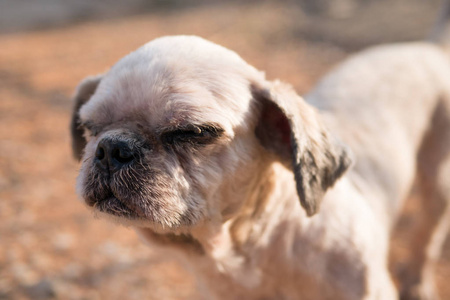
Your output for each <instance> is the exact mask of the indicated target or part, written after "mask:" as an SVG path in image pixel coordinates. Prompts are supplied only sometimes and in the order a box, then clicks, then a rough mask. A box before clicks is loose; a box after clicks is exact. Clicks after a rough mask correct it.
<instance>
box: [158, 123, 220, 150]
mask: <svg viewBox="0 0 450 300" xmlns="http://www.w3.org/2000/svg"><path fill="white" fill-rule="evenodd" d="M222 132H223V129H222V128H220V127H218V126H214V125H194V124H189V125H187V126H185V127H180V128H176V129H174V130H169V131H166V132H164V133H163V134H162V135H161V140H162V141H163V143H164V144H166V145H174V144H184V143H189V144H198V145H205V144H210V143H212V142H213V141H214V140H216V139H217V138H218V137H219V136H220V135H221V134H222Z"/></svg>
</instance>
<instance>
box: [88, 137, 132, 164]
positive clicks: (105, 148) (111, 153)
mask: <svg viewBox="0 0 450 300" xmlns="http://www.w3.org/2000/svg"><path fill="white" fill-rule="evenodd" d="M134 158H135V155H134V152H133V151H132V149H131V148H130V145H129V143H127V142H126V141H121V140H113V139H109V138H104V139H102V140H101V141H100V142H99V143H98V146H97V150H96V151H95V161H96V164H97V166H98V167H100V168H101V169H103V170H105V171H110V172H116V171H118V170H120V169H121V168H123V167H124V166H126V165H129V164H130V163H131V162H132V161H133V160H134Z"/></svg>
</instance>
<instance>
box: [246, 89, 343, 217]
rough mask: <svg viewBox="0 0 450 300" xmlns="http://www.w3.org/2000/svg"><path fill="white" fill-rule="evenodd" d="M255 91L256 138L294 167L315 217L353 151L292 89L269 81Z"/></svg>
mask: <svg viewBox="0 0 450 300" xmlns="http://www.w3.org/2000/svg"><path fill="white" fill-rule="evenodd" d="M251 88H252V95H253V97H254V100H255V101H256V105H257V107H258V108H259V119H258V123H257V126H256V130H255V133H256V136H257V137H258V139H259V140H260V142H261V144H262V145H263V146H264V147H265V148H266V149H268V150H269V151H272V152H274V153H275V154H276V155H277V156H278V157H279V158H280V160H281V161H282V162H283V163H284V164H285V165H288V166H292V169H293V171H294V175H295V181H296V184H297V193H298V196H299V198H300V202H301V204H302V206H303V208H304V209H305V210H306V213H307V214H308V216H312V215H314V214H315V213H317V211H318V210H319V206H320V202H321V200H322V198H323V196H324V194H325V191H326V190H327V189H328V188H329V187H331V186H333V184H334V183H335V182H336V180H337V179H338V178H339V177H340V176H341V175H342V174H343V173H344V172H345V171H346V170H347V169H348V167H349V166H350V165H351V159H350V155H349V150H348V149H347V147H346V146H344V145H343V144H342V143H341V142H339V141H338V140H337V139H336V138H335V137H334V136H332V135H331V134H330V133H329V132H328V131H327V129H326V128H325V127H324V125H323V124H322V122H321V119H320V116H319V115H318V113H317V111H316V110H315V108H313V107H312V106H310V105H309V104H307V103H306V102H305V101H304V100H303V99H302V98H301V97H300V96H298V95H297V93H296V92H295V91H294V90H293V89H292V87H290V86H288V85H286V84H284V83H281V82H267V81H266V82H264V83H263V84H261V83H258V84H253V85H252V87H251Z"/></svg>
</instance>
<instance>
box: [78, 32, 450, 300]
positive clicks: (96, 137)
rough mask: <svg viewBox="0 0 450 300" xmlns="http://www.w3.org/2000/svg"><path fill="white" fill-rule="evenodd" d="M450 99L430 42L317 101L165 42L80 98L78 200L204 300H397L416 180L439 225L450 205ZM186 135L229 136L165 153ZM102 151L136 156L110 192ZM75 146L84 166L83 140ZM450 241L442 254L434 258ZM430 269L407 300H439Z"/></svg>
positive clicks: (363, 59)
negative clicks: (395, 274)
mask: <svg viewBox="0 0 450 300" xmlns="http://www.w3.org/2000/svg"><path fill="white" fill-rule="evenodd" d="M268 59H270V58H268ZM299 68H301V66H300V67H299ZM97 84H98V86H97ZM95 87H96V88H95ZM449 87H450V64H449V62H448V59H447V57H446V55H445V54H444V53H443V52H442V51H441V50H440V49H439V48H437V47H435V46H431V45H428V44H425V43H424V44H408V45H397V46H388V47H381V48H376V49H374V50H370V51H367V52H363V53H362V54H359V55H356V56H355V57H354V58H351V59H350V60H349V61H347V62H345V63H344V64H343V65H341V66H340V67H338V68H337V69H336V70H334V71H332V72H331V73H330V75H328V76H326V77H325V78H324V80H323V81H322V82H321V83H319V85H318V87H317V88H316V89H314V90H313V91H312V92H311V93H309V94H308V95H307V96H306V97H305V98H306V101H304V100H303V99H302V98H301V97H299V96H298V95H297V94H296V93H295V91H294V90H293V89H292V88H291V87H289V86H288V85H286V84H283V83H280V82H278V81H273V82H272V81H268V80H266V79H265V78H264V74H263V73H261V72H259V71H257V70H256V69H255V68H253V67H251V66H249V65H248V64H247V63H245V62H244V61H243V60H242V59H241V58H240V57H239V56H238V55H237V54H235V53H234V52H232V51H230V50H227V49H225V48H223V47H220V46H218V45H215V44H213V43H211V42H208V41H205V40H203V39H200V38H198V37H188V36H177V37H164V38H160V39H157V40H154V41H152V42H150V43H148V44H146V45H145V46H143V47H142V48H140V49H138V50H137V51H135V52H132V53H131V54H129V55H128V56H126V57H124V58H123V59H122V60H120V61H119V62H118V63H117V64H116V65H115V66H113V67H112V68H111V70H109V71H108V72H107V73H105V74H104V75H103V76H102V77H96V78H92V79H87V80H86V81H84V82H83V83H82V84H81V86H80V87H79V89H78V94H77V95H76V96H75V98H76V101H77V103H79V102H80V103H81V102H82V103H84V102H86V104H84V105H82V107H81V110H80V111H79V114H77V113H74V120H75V121H74V122H73V123H74V124H78V123H80V124H84V126H85V127H86V128H90V131H89V130H87V132H86V139H87V140H86V141H84V142H86V143H87V144H86V146H85V148H84V155H83V158H82V167H81V171H80V175H79V177H78V182H77V190H78V193H79V194H80V195H81V197H82V198H83V199H85V201H86V202H87V203H94V204H93V205H91V206H89V207H90V208H91V209H92V210H93V211H94V212H95V213H96V214H97V215H99V216H101V217H105V218H109V219H112V220H113V221H114V222H117V223H120V224H125V225H128V226H133V227H135V228H136V230H137V231H138V232H139V234H140V235H141V236H142V237H143V238H144V239H145V240H146V241H147V242H149V243H150V244H151V245H152V246H153V247H157V246H158V245H162V246H164V247H166V248H165V249H166V251H167V253H168V254H173V255H174V257H178V255H179V254H181V255H182V257H184V258H185V259H186V262H187V263H188V265H186V266H187V268H188V269H189V270H192V271H193V272H194V273H195V274H194V275H195V276H196V278H198V281H199V283H198V285H199V287H200V288H201V290H202V293H204V295H214V294H215V295H218V297H219V298H221V299H311V300H317V299H345V300H352V299H383V300H384V299H387V300H389V299H396V298H397V297H398V292H397V291H396V288H395V287H394V284H393V282H392V280H391V276H390V274H389V272H388V269H387V253H388V241H389V233H390V231H391V228H392V225H393V224H394V221H395V219H396V216H397V215H398V211H399V209H400V207H401V206H402V203H403V200H404V199H405V197H406V196H407V193H408V191H409V189H410V188H411V186H412V184H413V181H414V177H415V175H416V170H418V171H419V173H421V174H425V175H426V176H425V177H426V182H427V184H428V185H427V187H428V189H431V190H432V193H431V194H432V195H435V197H434V198H435V199H431V200H442V201H440V202H439V203H441V204H442V205H441V206H436V207H439V208H440V209H439V211H441V213H442V212H443V211H445V207H446V206H445V205H444V204H445V203H447V201H448V198H449V196H448V195H449V194H450V193H448V188H447V190H446V191H447V192H444V190H445V188H446V186H448V184H447V185H445V184H444V182H447V183H448V182H450V181H449V180H448V179H449V176H450V171H449V170H450V157H449V155H448V153H450V144H449V141H450V129H449V128H450V100H449V99H450V97H449V94H450V93H449ZM86 93H89V95H91V94H92V97H90V99H88V98H89V97H87V96H86ZM87 99H88V101H87ZM311 104H312V105H311ZM78 106H81V105H78ZM313 106H315V108H314V107H313ZM76 107H77V106H76ZM272 108H273V109H272ZM317 108H318V109H319V110H318V109H317ZM271 114H275V115H274V116H273V115H271ZM188 124H195V125H201V124H215V126H220V128H221V134H220V136H218V137H217V138H216V139H213V140H211V141H210V142H208V143H206V144H202V145H200V144H199V143H195V141H192V142H188V143H178V144H176V143H175V144H170V145H169V144H167V143H165V142H164V139H162V138H161V137H162V136H164V133H165V132H168V131H169V132H170V130H176V129H177V128H179V127H180V126H184V125H188ZM286 127H288V130H289V132H281V133H280V132H279V130H284V129H285V128H286ZM73 132H74V134H75V135H76V134H77V132H75V131H73ZM430 133H432V134H431V135H430ZM430 136H431V137H432V138H428V137H430ZM105 138H109V139H115V138H117V139H125V140H127V141H128V142H129V143H130V144H131V145H133V147H134V149H135V151H136V157H137V158H136V159H135V161H134V162H133V163H132V164H130V165H129V166H128V165H127V166H124V167H123V169H121V170H120V171H118V172H116V173H114V174H112V175H111V176H110V177H108V175H105V174H102V173H101V172H100V171H99V170H98V169H97V168H96V167H95V163H94V160H95V158H94V157H95V151H96V148H97V145H98V143H99V141H100V140H102V139H105ZM339 138H340V140H342V141H343V142H344V143H345V144H347V145H349V146H350V148H351V150H352V151H350V150H349V149H348V147H346V146H345V145H344V143H342V142H340V141H339ZM74 141H76V143H75V144H76V147H74V149H75V151H79V150H77V149H80V148H82V147H80V146H79V145H81V144H82V143H84V142H83V139H81V138H80V137H77V136H74ZM423 141H425V142H426V143H425V142H423ZM424 145H428V146H426V147H425V146H424ZM427 147H429V148H430V149H428V148H427ZM436 149H437V150H439V151H437V152H436V151H435V150H436ZM432 150H433V151H432ZM351 153H353V154H351ZM418 153H419V154H418ZM436 153H440V154H436ZM76 154H77V155H79V154H80V153H76ZM352 158H354V161H355V162H354V167H353V168H352V169H350V170H349V171H347V173H345V174H344V172H345V171H346V170H347V169H348V168H349V166H350V165H351V161H352ZM423 166H426V167H425V168H424V167H423ZM430 174H432V175H430ZM339 178H340V179H339ZM436 182H437V184H435V183H436ZM428 191H430V190H428ZM428 194H430V193H428ZM110 197H112V198H110ZM114 197H115V198H117V199H118V200H117V199H114ZM108 199H110V200H111V201H110V200H108ZM299 200H300V201H299ZM431 200H430V201H431ZM430 207H432V206H430ZM433 207H435V206H433ZM430 211H431V209H430ZM314 214H315V215H314ZM312 215H314V216H312ZM308 216H312V217H308ZM427 220H428V219H427ZM429 220H434V219H432V218H429ZM436 220H439V218H437V219H436ZM433 222H434V223H433ZM437 222H438V221H430V223H429V224H432V223H433V224H434V225H436V223H437ZM442 224H444V223H442ZM434 225H429V226H428V227H427V228H428V229H429V236H431V233H433V229H434ZM444 225H445V224H444ZM444 225H442V226H441V225H440V227H439V228H441V229H440V231H439V232H441V233H440V235H439V236H442V234H444V233H445V232H446V228H445V226H444ZM439 236H438V237H439ZM440 240H442V239H439V238H433V241H434V242H433V241H431V242H430V245H432V246H433V247H434V248H432V250H433V251H432V252H430V253H432V254H433V255H434V256H433V255H431V256H433V257H435V256H436V253H438V252H439V251H438V250H439V246H440V245H441V244H442V242H439V241H440ZM425 246H426V244H424V245H416V247H414V249H417V251H418V252H417V253H418V256H420V255H421V254H423V252H420V251H422V250H423V249H425ZM430 249H431V248H430ZM172 250H173V251H174V252H170V251H172ZM423 251H424V250H423ZM431 256H430V259H429V260H427V259H426V257H427V256H426V255H422V256H420V257H422V261H421V262H420V263H419V264H415V265H414V266H416V267H413V268H412V269H411V270H410V271H411V273H409V276H410V278H409V279H411V278H413V279H412V280H409V281H408V280H405V281H404V283H402V289H404V290H405V291H419V289H418V288H417V286H418V285H420V284H422V286H425V288H422V287H421V289H420V291H421V292H420V293H422V294H425V293H428V294H427V295H431V294H430V293H431V292H430V288H429V286H430V281H429V279H428V277H424V276H421V272H422V267H423V266H424V264H425V262H428V261H433V257H431ZM189 263H190V267H189ZM192 266H193V267H192ZM414 276H415V277H414ZM422 291H426V292H422ZM402 293H403V292H402ZM205 297H206V296H205ZM206 298H209V296H208V297H206ZM429 299H433V298H429Z"/></svg>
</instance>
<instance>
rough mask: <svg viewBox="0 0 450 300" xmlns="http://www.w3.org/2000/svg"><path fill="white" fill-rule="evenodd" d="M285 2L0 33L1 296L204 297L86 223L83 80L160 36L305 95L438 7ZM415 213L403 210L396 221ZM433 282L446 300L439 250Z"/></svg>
mask: <svg viewBox="0 0 450 300" xmlns="http://www.w3.org/2000/svg"><path fill="white" fill-rule="evenodd" d="M292 2H293V1H282V2H279V3H280V4H278V5H276V4H274V3H273V2H270V1H266V2H258V4H255V2H252V4H245V5H243V4H238V3H237V2H233V3H231V4H217V3H216V4H214V5H210V6H196V7H195V8H187V7H184V8H183V9H180V10H165V11H163V12H160V11H159V12H148V13H146V14H142V15H138V16H128V17H123V18H116V19H103V20H101V21H95V20H91V21H88V22H84V23H79V24H74V25H65V26H64V27H60V28H54V29H46V30H40V31H33V32H23V33H9V34H3V35H0V299H204V298H205V296H204V295H200V294H199V292H198V291H197V286H196V281H195V278H192V277H191V276H190V275H189V272H188V271H187V270H185V269H183V268H182V267H181V266H180V265H178V264H177V262H176V260H175V259H174V258H172V257H168V256H167V255H165V253H164V251H163V250H161V249H156V248H153V247H148V246H146V245H144V244H143V243H141V242H140V241H139V240H138V238H137V237H136V235H135V233H134V232H133V231H132V230H131V229H129V228H124V227H118V226H116V225H112V224H109V223H107V222H105V221H103V220H98V219H95V218H94V217H93V216H92V215H91V214H90V213H89V212H88V211H87V210H86V209H85V208H84V206H83V205H82V204H81V202H80V201H78V200H77V197H76V195H75V191H74V183H75V178H76V176H77V170H78V168H79V165H78V164H77V163H76V162H75V161H74V160H73V158H72V155H71V149H70V137H69V135H68V124H69V118H70V109H71V105H72V104H71V102H70V95H71V94H72V92H73V90H74V88H75V86H76V85H77V83H78V82H79V81H80V80H81V79H82V78H83V77H85V76H87V75H90V74H96V73H101V72H103V71H105V70H107V68H108V67H109V66H111V65H112V64H113V63H114V62H115V61H117V60H118V59H119V58H120V57H122V56H123V55H125V54H127V53H129V52H130V51H132V50H134V49H135V48H137V47H138V46H140V45H142V44H144V43H145V42H147V41H149V40H151V39H153V38H156V37H159V36H162V35H168V34H196V35H200V36H203V37H205V38H208V39H210V40H212V41H214V42H217V43H219V44H222V45H224V46H226V47H228V48H231V49H233V50H235V51H237V52H238V53H239V54H240V55H241V56H242V57H243V58H244V59H246V60H247V61H249V62H250V63H251V64H253V65H255V66H256V67H257V68H259V69H262V70H266V72H267V76H268V77H269V78H272V79H273V78H280V79H282V80H284V81H287V82H290V83H291V84H293V85H294V86H295V87H296V89H297V91H298V92H300V93H304V92H306V91H307V90H308V89H309V88H310V87H311V86H312V85H313V84H314V82H316V81H317V79H318V78H319V77H320V76H321V75H322V74H324V73H325V72H326V71H327V70H328V69H330V68H331V67H332V66H333V65H335V64H336V63H337V62H339V61H341V60H342V59H344V58H345V57H346V56H347V55H349V54H350V53H351V52H353V51H356V50H357V49H360V48H361V47H364V46H367V45H370V44H373V43H379V42H390V41H403V40H409V39H420V38H421V37H423V36H425V34H426V32H427V31H428V30H429V28H430V26H431V24H432V22H433V18H434V17H433V16H434V15H435V13H436V10H437V6H436V3H437V1H429V2H427V3H425V2H426V1H416V0H410V2H409V3H410V5H406V6H405V5H403V6H402V5H400V4H395V5H397V6H395V5H389V8H387V7H384V10H383V8H382V7H378V6H376V5H373V6H372V7H371V9H372V14H369V13H368V12H367V11H364V10H361V13H360V14H356V15H355V14H353V17H352V18H353V19H352V18H350V19H349V18H347V19H344V18H343V17H342V11H340V13H336V12H335V11H334V10H331V13H328V12H327V13H326V14H327V18H324V17H320V16H319V15H306V14H305V11H307V8H305V7H300V6H297V5H294V4H293V3H292ZM394 2H395V3H397V2H398V3H400V2H402V1H394ZM411 3H414V5H412V4H411ZM424 3H425V4H424ZM403 4H404V2H403ZM305 9H306V10H305ZM354 9H358V8H354ZM338 12H339V10H338ZM394 12H395V13H394ZM389 13H391V14H389ZM329 14H332V16H331V17H330V16H329ZM333 14H334V15H333ZM377 14H378V15H377ZM399 16H400V17H399ZM348 20H350V21H351V20H353V21H352V22H357V23H356V24H358V26H354V25H352V24H354V23H351V22H350V21H348ZM355 20H356V21H355ZM391 28H392V29H391ZM343 32H346V33H347V34H345V35H344V34H343ZM416 214H417V208H416V206H415V205H414V201H412V202H410V203H409V204H408V206H407V210H406V212H405V216H404V220H407V221H408V222H412V221H413V220H414V218H415V216H416ZM408 222H402V223H400V224H403V225H401V226H399V229H398V231H397V232H396V235H395V240H394V241H393V249H394V250H393V261H394V263H393V268H394V269H395V268H396V263H397V262H401V261H402V255H407V254H406V253H407V251H408V249H407V248H406V246H405V244H404V242H403V240H402V239H403V237H404V236H406V235H407V225H405V224H408ZM437 277H438V284H439V290H440V293H441V296H442V299H450V286H448V284H447V281H448V279H449V278H450V245H448V243H447V245H446V247H445V250H444V254H443V257H442V258H441V260H440V261H439V266H438V269H437Z"/></svg>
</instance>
